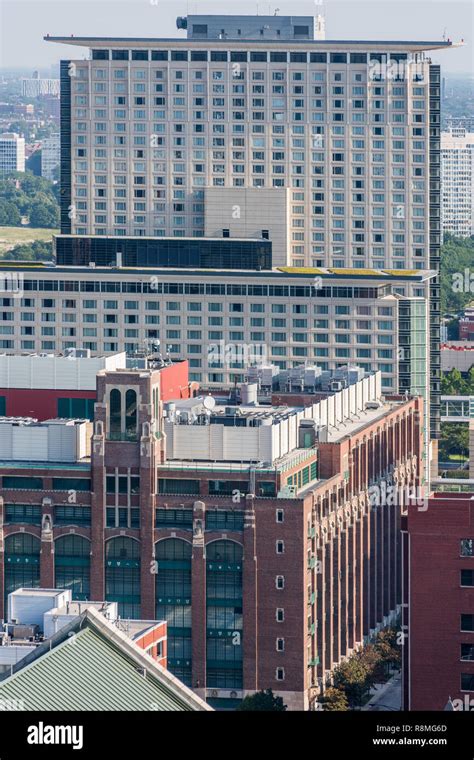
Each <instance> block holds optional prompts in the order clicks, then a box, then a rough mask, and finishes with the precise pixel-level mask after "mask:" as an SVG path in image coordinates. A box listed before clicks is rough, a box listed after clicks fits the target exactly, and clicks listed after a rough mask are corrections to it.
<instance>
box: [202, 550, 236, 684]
mask: <svg viewBox="0 0 474 760" xmlns="http://www.w3.org/2000/svg"><path fill="white" fill-rule="evenodd" d="M242 556H243V549H242V546H241V545H240V544H237V543H236V542H235V541H212V542H211V543H210V544H207V546H206V627H207V646H206V662H207V686H208V687H209V688H217V689H241V688H242V683H243V668H242V637H243V632H242Z"/></svg>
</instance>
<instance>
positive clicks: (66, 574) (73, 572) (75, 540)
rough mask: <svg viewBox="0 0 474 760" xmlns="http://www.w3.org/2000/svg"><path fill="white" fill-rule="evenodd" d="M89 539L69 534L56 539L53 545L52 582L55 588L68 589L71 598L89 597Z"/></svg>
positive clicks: (82, 598) (81, 598)
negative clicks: (53, 576)
mask: <svg viewBox="0 0 474 760" xmlns="http://www.w3.org/2000/svg"><path fill="white" fill-rule="evenodd" d="M90 554H91V548H90V541H88V540H87V539H86V538H83V537H82V536H76V535H74V534H70V535H67V536H61V537H60V538H58V539H56V541H55V545H54V575H55V578H54V582H55V587H56V588H63V589H70V590H71V592H72V598H73V599H78V600H85V599H89V598H90Z"/></svg>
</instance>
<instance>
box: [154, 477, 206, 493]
mask: <svg viewBox="0 0 474 760" xmlns="http://www.w3.org/2000/svg"><path fill="white" fill-rule="evenodd" d="M158 493H160V494H170V495H171V494H190V495H199V480H187V479H182V478H160V479H159V480H158Z"/></svg>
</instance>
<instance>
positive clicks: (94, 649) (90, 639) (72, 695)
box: [0, 618, 210, 711]
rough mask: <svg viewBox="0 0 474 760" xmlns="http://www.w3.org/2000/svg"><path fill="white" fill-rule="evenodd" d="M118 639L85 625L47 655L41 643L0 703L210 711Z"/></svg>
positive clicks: (1, 688) (0, 694)
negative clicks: (123, 645)
mask: <svg viewBox="0 0 474 760" xmlns="http://www.w3.org/2000/svg"><path fill="white" fill-rule="evenodd" d="M78 619H79V618H78ZM104 622H105V621H104ZM108 627H109V626H108V625H107V628H108ZM121 640H122V637H121V636H117V637H116V636H115V635H113V636H111V637H110V636H108V635H107V631H106V630H105V633H104V631H103V630H99V629H97V628H95V627H94V626H89V625H87V626H86V627H84V628H82V630H79V631H78V632H77V633H76V634H74V635H73V636H70V637H67V636H66V637H65V638H63V640H62V641H61V642H60V643H59V644H57V645H56V646H54V647H53V648H52V649H51V650H48V645H49V642H45V645H43V647H41V649H42V650H43V651H42V654H41V655H40V654H39V653H38V655H37V656H36V657H35V654H36V653H32V654H31V655H30V657H28V658H27V659H28V660H29V662H28V664H27V665H25V666H23V667H22V665H21V662H20V663H18V665H17V671H16V672H14V673H13V675H11V676H10V677H8V678H7V679H6V680H5V681H3V682H2V683H0V700H1V701H6V702H9V701H10V700H11V701H12V703H14V704H17V705H18V707H17V709H24V710H27V711H30V710H40V711H43V710H45V711H48V710H51V711H56V710H81V711H82V710H95V711H108V710H123V711H169V710H177V711H190V710H206V709H210V708H209V707H208V706H207V705H206V704H205V703H204V702H202V701H201V700H200V699H199V698H198V697H196V695H194V694H193V693H192V692H191V691H190V690H189V689H187V688H186V687H185V686H184V685H183V684H181V683H180V682H179V681H178V680H177V679H175V678H174V677H173V676H171V674H169V673H168V672H167V671H165V670H164V669H163V668H161V667H160V666H159V665H157V664H156V663H155V662H154V661H152V660H151V658H149V657H148V655H143V653H141V652H140V650H139V649H138V647H136V645H135V644H132V643H131V642H130V643H129V644H128V646H127V647H123V648H122V645H121V644H122V641H121ZM131 646H132V647H134V648H135V649H136V650H137V657H136V659H135V656H134V653H133V649H132V650H130V647H131ZM130 651H132V656H130ZM141 664H142V665H144V667H141Z"/></svg>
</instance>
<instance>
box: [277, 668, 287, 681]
mask: <svg viewBox="0 0 474 760" xmlns="http://www.w3.org/2000/svg"><path fill="white" fill-rule="evenodd" d="M275 678H276V680H277V681H284V680H285V668H277V669H276V671H275Z"/></svg>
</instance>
